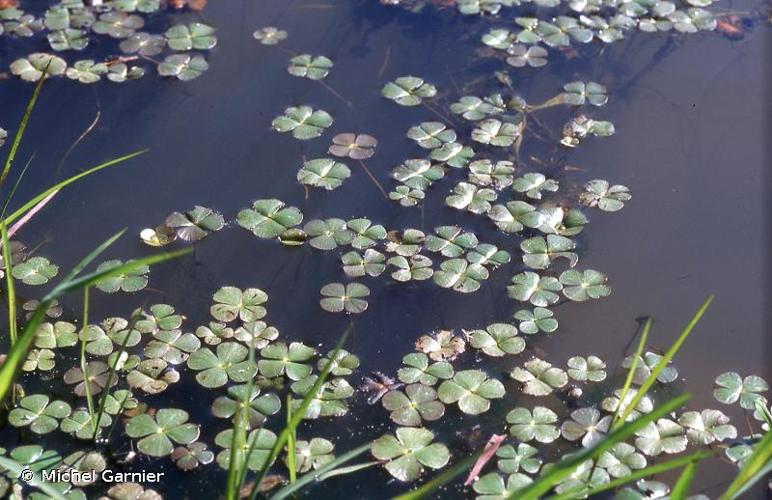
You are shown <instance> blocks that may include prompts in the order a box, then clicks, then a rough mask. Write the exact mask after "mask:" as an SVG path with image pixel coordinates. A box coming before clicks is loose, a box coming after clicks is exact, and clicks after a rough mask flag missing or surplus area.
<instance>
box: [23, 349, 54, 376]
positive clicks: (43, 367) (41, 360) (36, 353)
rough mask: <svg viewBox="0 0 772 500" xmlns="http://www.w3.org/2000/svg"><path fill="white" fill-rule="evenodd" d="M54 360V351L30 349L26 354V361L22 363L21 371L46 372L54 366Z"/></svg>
mask: <svg viewBox="0 0 772 500" xmlns="http://www.w3.org/2000/svg"><path fill="white" fill-rule="evenodd" d="M55 358H56V355H55V354H54V351H52V350H50V349H32V350H30V351H29V352H28V353H27V359H25V360H24V363H22V365H21V369H22V370H23V371H25V372H32V371H35V370H40V371H42V372H47V371H50V370H53V369H54V366H56V361H55Z"/></svg>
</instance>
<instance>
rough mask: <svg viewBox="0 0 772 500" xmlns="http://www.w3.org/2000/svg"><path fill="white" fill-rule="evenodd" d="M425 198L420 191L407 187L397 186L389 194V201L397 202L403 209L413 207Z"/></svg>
mask: <svg viewBox="0 0 772 500" xmlns="http://www.w3.org/2000/svg"><path fill="white" fill-rule="evenodd" d="M425 197H426V193H424V192H423V191H421V190H420V189H410V187H409V186H397V187H395V188H394V191H392V192H390V193H389V199H390V200H394V201H398V202H399V204H400V205H402V206H403V207H414V206H416V205H418V203H419V202H420V201H421V200H423V199H424V198H425Z"/></svg>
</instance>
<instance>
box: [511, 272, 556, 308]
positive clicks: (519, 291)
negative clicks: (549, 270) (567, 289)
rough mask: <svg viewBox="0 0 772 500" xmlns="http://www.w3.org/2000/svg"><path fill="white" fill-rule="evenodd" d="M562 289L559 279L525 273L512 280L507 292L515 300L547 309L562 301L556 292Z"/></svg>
mask: <svg viewBox="0 0 772 500" xmlns="http://www.w3.org/2000/svg"><path fill="white" fill-rule="evenodd" d="M562 289H563V285H562V283H561V282H560V281H558V280H557V278H553V277H551V276H539V275H538V274H536V273H534V272H531V271H525V272H522V273H520V274H518V275H516V276H514V277H513V278H512V284H511V285H510V286H508V287H507V292H508V293H509V296H510V297H511V298H513V299H515V300H519V301H521V302H530V303H531V304H533V305H535V306H537V307H547V306H550V305H552V304H554V303H556V302H557V301H558V300H559V299H560V297H559V296H558V294H557V293H556V292H559V291H561V290H562Z"/></svg>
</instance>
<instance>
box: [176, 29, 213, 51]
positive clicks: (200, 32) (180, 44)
mask: <svg viewBox="0 0 772 500" xmlns="http://www.w3.org/2000/svg"><path fill="white" fill-rule="evenodd" d="M166 43H168V44H169V48H171V49H172V50H178V51H180V52H184V51H186V50H209V49H211V48H214V46H215V45H217V37H216V36H215V34H214V28H212V27H211V26H209V25H206V24H202V23H190V24H188V25H185V24H177V25H175V26H172V27H171V28H169V29H168V30H166Z"/></svg>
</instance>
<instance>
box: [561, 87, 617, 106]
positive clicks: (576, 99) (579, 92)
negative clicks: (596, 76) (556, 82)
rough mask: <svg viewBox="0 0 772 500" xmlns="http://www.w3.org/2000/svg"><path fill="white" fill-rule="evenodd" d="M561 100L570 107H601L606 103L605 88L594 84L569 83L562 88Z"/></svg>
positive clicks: (606, 93) (606, 94)
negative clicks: (588, 105)
mask: <svg viewBox="0 0 772 500" xmlns="http://www.w3.org/2000/svg"><path fill="white" fill-rule="evenodd" d="M563 90H564V94H563V100H564V101H565V103H566V104H570V105H572V106H581V105H583V104H585V103H589V104H592V105H593V106H603V105H604V104H606V103H607V102H608V92H607V91H606V87H604V86H603V85H601V84H600V83H596V82H587V83H585V82H571V83H567V84H565V85H564V86H563Z"/></svg>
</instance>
